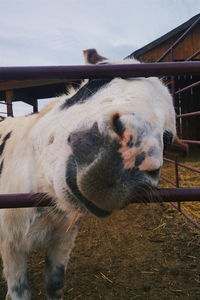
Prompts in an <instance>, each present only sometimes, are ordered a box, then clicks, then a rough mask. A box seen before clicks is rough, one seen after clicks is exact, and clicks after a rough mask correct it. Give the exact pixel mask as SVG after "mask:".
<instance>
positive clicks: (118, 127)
mask: <svg viewBox="0 0 200 300" xmlns="http://www.w3.org/2000/svg"><path fill="white" fill-rule="evenodd" d="M112 125H113V130H114V131H115V132H116V133H117V134H118V135H119V136H122V135H123V133H124V126H123V124H122V122H121V120H120V115H119V114H118V113H116V114H114V115H113V117H112Z"/></svg>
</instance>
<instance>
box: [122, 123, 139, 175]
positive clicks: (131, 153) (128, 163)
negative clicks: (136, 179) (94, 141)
mask: <svg viewBox="0 0 200 300" xmlns="http://www.w3.org/2000/svg"><path fill="white" fill-rule="evenodd" d="M133 136H134V138H135V137H136V133H135V132H134V131H133V130H130V129H127V130H126V131H125V132H124V134H123V136H122V137H121V148H120V149H119V150H118V152H120V153H121V155H122V159H123V164H124V168H125V169H132V168H133V167H134V165H135V158H136V155H137V154H138V151H139V149H138V148H136V147H132V148H130V146H128V142H129V141H130V140H131V137H133Z"/></svg>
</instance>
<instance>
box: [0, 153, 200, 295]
mask: <svg viewBox="0 0 200 300" xmlns="http://www.w3.org/2000/svg"><path fill="white" fill-rule="evenodd" d="M197 161H199V159H198V160H197V158H194V157H193V158H192V159H189V162H190V165H192V166H196V167H197V165H198V166H199V163H197ZM170 168H171V167H169V166H168V165H167V166H166V169H165V170H166V172H170V173H171V172H172V171H171V169H170ZM181 172H183V171H181ZM181 175H182V174H181ZM187 176H188V178H189V179H188V180H190V178H191V177H192V176H194V175H187V174H186V175H185V174H183V179H182V180H181V183H182V184H183V183H184V182H185V177H187ZM195 176H196V175H195ZM196 178H197V179H198V180H199V179H200V178H199V177H195V179H191V181H192V182H194V180H196ZM198 180H197V181H195V183H194V186H199V183H200V180H199V181H198ZM187 185H190V183H188V182H187V183H184V184H183V186H187ZM199 253H200V231H199V230H198V229H196V228H195V227H194V226H193V225H191V224H190V223H189V222H188V221H187V220H186V219H185V218H184V217H183V216H182V215H180V213H179V212H177V211H176V210H174V209H173V208H172V206H171V205H168V204H165V205H163V204H148V205H144V204H141V205H138V204H137V205H134V204H133V205H130V206H129V207H128V208H126V209H125V210H122V211H119V212H117V213H115V214H114V215H113V216H111V217H109V218H107V219H104V220H99V219H96V218H95V217H93V216H89V215H88V216H86V217H84V218H83V219H82V221H81V224H80V231H79V235H78V238H77V240H76V246H75V248H74V250H73V252H72V255H71V259H70V263H69V266H68V272H67V279H66V288H65V293H64V299H66V300H67V299H68V300H81V299H82V300H97V299H102V300H109V299H115V300H125V299H130V300H131V299H144V300H157V299H159V300H160V299H161V300H164V299H166V300H173V299H181V300H182V299H188V300H189V299H191V300H198V299H200V264H199ZM43 263H44V260H43V253H42V251H41V252H38V251H35V252H34V253H32V255H31V258H30V261H29V269H30V282H31V285H32V289H33V299H34V300H43V299H45V297H44V296H43V295H44V289H43V277H42V268H43ZM5 293H6V284H5V282H4V280H3V279H2V278H1V277H0V295H1V296H0V299H4V297H5Z"/></svg>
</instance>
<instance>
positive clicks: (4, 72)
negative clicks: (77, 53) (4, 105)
mask: <svg viewBox="0 0 200 300" xmlns="http://www.w3.org/2000/svg"><path fill="white" fill-rule="evenodd" d="M191 74H192V75H200V62H188V61H187V62H164V63H142V64H121V65H106V64H105V65H86V66H50V67H0V81H8V80H36V79H37V80H38V79H40V80H42V79H43V80H49V79H52V80H58V79H60V80H63V79H71V80H73V79H95V78H96V79H97V78H114V77H121V78H131V77H149V76H171V75H174V76H175V75H191Z"/></svg>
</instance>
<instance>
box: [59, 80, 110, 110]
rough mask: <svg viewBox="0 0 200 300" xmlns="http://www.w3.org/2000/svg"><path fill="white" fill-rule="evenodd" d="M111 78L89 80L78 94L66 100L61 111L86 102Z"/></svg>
mask: <svg viewBox="0 0 200 300" xmlns="http://www.w3.org/2000/svg"><path fill="white" fill-rule="evenodd" d="M111 81H112V78H109V79H92V80H89V81H88V83H87V84H86V85H84V86H83V87H82V88H80V90H78V92H77V93H76V94H75V95H73V96H72V97H71V98H69V99H67V100H66V101H65V103H64V104H63V105H62V107H61V109H65V108H69V107H70V106H73V105H75V104H81V103H84V102H86V101H87V100H88V99H89V98H90V97H91V96H93V95H94V94H95V93H97V92H98V90H100V89H101V88H102V87H104V86H105V85H106V84H108V83H110V82H111Z"/></svg>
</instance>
